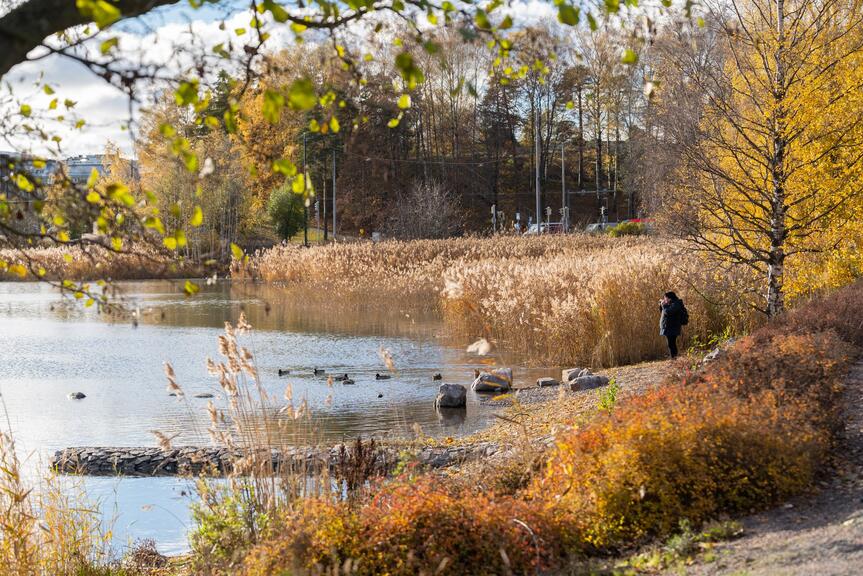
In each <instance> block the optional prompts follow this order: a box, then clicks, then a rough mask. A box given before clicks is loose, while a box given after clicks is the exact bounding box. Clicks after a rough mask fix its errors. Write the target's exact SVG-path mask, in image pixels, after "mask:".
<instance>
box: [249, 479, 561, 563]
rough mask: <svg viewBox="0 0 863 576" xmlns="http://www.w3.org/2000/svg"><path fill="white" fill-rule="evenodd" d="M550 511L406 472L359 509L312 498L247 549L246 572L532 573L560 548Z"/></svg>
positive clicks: (549, 560) (555, 556)
mask: <svg viewBox="0 0 863 576" xmlns="http://www.w3.org/2000/svg"><path fill="white" fill-rule="evenodd" d="M549 518H550V517H549V516H547V515H545V514H544V513H543V511H542V510H541V509H539V508H537V507H534V506H532V505H531V504H530V503H528V502H526V501H524V500H523V499H517V498H512V497H499V498H495V497H493V496H490V495H486V494H476V493H472V492H470V491H468V490H467V489H466V488H464V487H461V486H458V485H455V486H448V485H447V484H445V483H444V482H442V481H441V479H440V478H435V477H433V476H421V477H419V478H413V479H411V478H407V477H405V478H400V479H397V480H395V481H392V482H390V483H389V484H387V485H385V486H383V487H382V488H381V489H380V490H379V491H378V492H377V493H376V494H375V495H374V496H373V497H371V498H370V499H369V500H368V501H367V502H365V503H364V504H363V505H361V506H359V507H358V508H355V509H351V508H350V507H349V506H348V505H347V504H346V503H341V502H337V503H334V502H325V501H313V502H309V503H308V504H307V505H305V506H304V507H303V508H302V509H301V510H300V511H299V512H297V513H294V514H292V515H290V516H288V517H287V518H286V519H285V524H284V525H283V526H282V527H281V528H280V529H279V532H280V533H281V535H282V536H281V537H277V538H275V539H273V540H272V541H270V542H268V543H266V544H263V545H261V546H258V547H257V548H256V549H255V550H254V551H253V552H252V553H251V554H250V555H249V557H248V558H247V562H246V571H245V574H246V575H247V576H263V575H265V574H274V573H278V570H280V569H284V568H285V567H290V568H292V569H293V570H295V571H298V572H311V573H316V572H317V573H331V572H332V570H333V569H334V568H335V567H341V568H342V570H345V567H346V566H347V567H348V569H349V570H348V571H347V573H351V574H361V575H374V574H391V575H394V576H395V575H412V574H422V573H425V574H452V575H456V574H488V575H492V574H507V573H510V574H527V573H533V572H534V571H535V570H536V569H538V568H544V567H548V566H549V565H550V564H551V563H552V562H553V561H554V559H556V558H559V556H560V549H559V547H558V545H557V541H556V538H555V536H554V535H555V534H557V533H558V531H556V530H553V529H552V527H551V526H550V525H548V524H547V522H548V520H549Z"/></svg>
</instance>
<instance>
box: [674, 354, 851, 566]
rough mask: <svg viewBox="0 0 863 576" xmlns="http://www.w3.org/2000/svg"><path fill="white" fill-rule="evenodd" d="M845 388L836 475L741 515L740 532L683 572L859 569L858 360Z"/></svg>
mask: <svg viewBox="0 0 863 576" xmlns="http://www.w3.org/2000/svg"><path fill="white" fill-rule="evenodd" d="M845 394H846V402H845V406H846V410H847V412H846V421H847V429H846V442H845V446H844V447H843V456H844V458H845V460H844V462H842V464H841V465H840V469H839V473H838V474H837V477H836V478H835V479H833V480H832V481H830V482H829V483H825V484H824V485H823V486H822V487H821V490H820V491H819V493H818V494H816V495H815V496H814V497H812V496H810V497H809V498H800V499H798V500H797V501H793V502H791V503H789V504H786V505H785V506H784V507H782V508H779V509H777V510H772V511H769V512H765V513H762V514H758V515H755V516H751V517H749V518H746V519H744V520H743V525H744V527H745V535H744V536H743V537H742V538H740V539H739V540H736V541H733V542H728V543H726V544H723V545H721V546H720V547H718V548H717V549H716V552H717V554H716V559H715V560H713V561H712V562H710V563H701V564H697V565H695V566H690V567H687V569H686V570H685V573H686V574H692V575H697V576H708V575H710V576H712V575H720V574H726V575H735V576H762V575H763V576H766V575H769V576H785V575H795V576H797V575H800V576H806V575H810V574H811V575H817V576H832V575H836V576H839V575H841V576H859V575H863V361H860V362H857V364H855V365H854V367H853V368H852V370H851V372H850V374H849V377H848V385H847V388H846V392H845ZM676 573H679V571H676Z"/></svg>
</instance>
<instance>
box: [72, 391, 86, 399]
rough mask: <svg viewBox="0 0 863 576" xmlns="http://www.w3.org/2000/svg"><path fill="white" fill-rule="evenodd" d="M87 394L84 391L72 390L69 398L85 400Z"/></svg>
mask: <svg viewBox="0 0 863 576" xmlns="http://www.w3.org/2000/svg"><path fill="white" fill-rule="evenodd" d="M86 397H87V395H86V394H84V393H83V392H71V393H70V394H69V400H83V399H84V398H86Z"/></svg>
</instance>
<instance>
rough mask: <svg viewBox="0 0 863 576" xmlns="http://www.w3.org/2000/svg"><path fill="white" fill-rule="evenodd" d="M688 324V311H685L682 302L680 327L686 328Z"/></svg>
mask: <svg viewBox="0 0 863 576" xmlns="http://www.w3.org/2000/svg"><path fill="white" fill-rule="evenodd" d="M687 324H689V310H687V309H686V306H685V305H684V304H683V301H681V302H680V325H681V326H686V325H687Z"/></svg>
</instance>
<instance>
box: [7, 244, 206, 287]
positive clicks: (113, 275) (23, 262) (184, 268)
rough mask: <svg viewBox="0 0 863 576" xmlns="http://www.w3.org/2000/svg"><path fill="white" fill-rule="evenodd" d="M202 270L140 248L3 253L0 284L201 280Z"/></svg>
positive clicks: (41, 249) (55, 248) (161, 252)
mask: <svg viewBox="0 0 863 576" xmlns="http://www.w3.org/2000/svg"><path fill="white" fill-rule="evenodd" d="M200 274H201V268H200V266H197V265H195V264H192V263H191V262H189V261H185V260H183V259H181V258H179V257H173V256H172V255H170V254H169V253H167V252H166V251H164V250H159V249H155V248H152V247H149V246H145V245H138V246H134V247H130V248H126V249H123V250H122V251H121V252H115V251H113V250H109V249H107V248H103V247H100V246H95V245H88V246H65V247H60V246H52V247H39V248H28V249H25V250H19V249H15V248H4V249H0V280H4V281H8V280H37V279H45V280H55V281H58V280H71V281H83V280H145V279H150V278H187V277H190V276H199V275H200Z"/></svg>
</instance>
